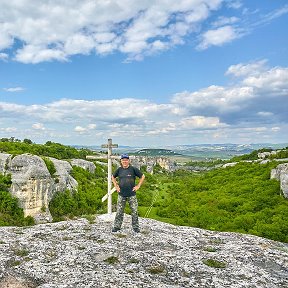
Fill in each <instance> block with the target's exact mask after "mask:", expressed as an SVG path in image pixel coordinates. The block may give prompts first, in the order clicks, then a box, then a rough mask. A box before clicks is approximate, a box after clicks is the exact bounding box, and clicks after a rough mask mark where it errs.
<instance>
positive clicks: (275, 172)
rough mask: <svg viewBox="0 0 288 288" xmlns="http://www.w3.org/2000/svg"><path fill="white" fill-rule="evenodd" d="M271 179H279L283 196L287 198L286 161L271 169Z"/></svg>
mask: <svg viewBox="0 0 288 288" xmlns="http://www.w3.org/2000/svg"><path fill="white" fill-rule="evenodd" d="M271 179H277V180H278V181H280V188H281V190H282V192H283V195H284V197H285V198H288V163H284V164H279V165H278V166H277V167H276V168H275V169H272V170H271Z"/></svg>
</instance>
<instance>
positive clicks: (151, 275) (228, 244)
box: [0, 215, 288, 288]
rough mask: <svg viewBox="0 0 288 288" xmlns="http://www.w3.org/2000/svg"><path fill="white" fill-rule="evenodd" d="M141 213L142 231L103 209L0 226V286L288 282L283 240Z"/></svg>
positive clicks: (275, 285) (217, 286)
mask: <svg viewBox="0 0 288 288" xmlns="http://www.w3.org/2000/svg"><path fill="white" fill-rule="evenodd" d="M101 216H103V215H101ZM108 218H109V217H108ZM139 221H140V227H141V233H134V232H132V229H131V218H130V216H128V215H125V217H124V223H123V227H122V230H121V231H120V232H118V233H111V227H112V223H111V222H109V221H108V220H107V219H106V218H105V217H97V218H96V221H94V223H92V224H91V222H88V221H87V220H86V219H78V220H74V221H65V222H59V223H49V224H41V225H37V226H33V227H0V234H1V241H0V287H6V286H3V285H2V284H3V283H6V285H7V283H8V284H9V281H10V283H12V284H14V285H19V286H7V287H38V288H52V287H53V288H54V287H55V288H56V287H57V288H59V287H60V288H61V287H62V288H64V287H65V288H74V287H75V288H76V287H77V288H84V287H85V288H86V287H111V288H113V287H115V288H118V287H145V288H152V287H153V288H154V287H161V288H166V287H167V288H168V287H169V288H172V287H173V288H174V287H175V288H176V287H177V288H180V287H187V288H188V287H189V288H190V287H199V288H206V287H207V288H222V287H232V288H249V287H250V288H252V287H253V288H254V287H255V288H256V287H257V288H286V287H288V245H287V244H285V243H281V242H275V241H271V240H267V239H264V238H261V237H256V236H251V235H245V234H239V233H228V232H222V233H221V232H216V231H208V230H202V229H198V228H193V227H184V226H174V225H171V224H167V223H162V222H158V221H155V220H152V219H147V218H140V219H139ZM20 285H22V286H20ZM24 285H26V286H24Z"/></svg>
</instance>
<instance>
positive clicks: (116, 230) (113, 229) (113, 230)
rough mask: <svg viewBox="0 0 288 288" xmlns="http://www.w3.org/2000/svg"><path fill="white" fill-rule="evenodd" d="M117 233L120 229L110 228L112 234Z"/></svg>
mask: <svg viewBox="0 0 288 288" xmlns="http://www.w3.org/2000/svg"><path fill="white" fill-rule="evenodd" d="M118 231H120V229H119V228H115V227H114V228H112V232H118Z"/></svg>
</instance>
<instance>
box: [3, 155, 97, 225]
mask: <svg viewBox="0 0 288 288" xmlns="http://www.w3.org/2000/svg"><path fill="white" fill-rule="evenodd" d="M49 159H50V160H51V161H52V162H53V164H54V167H55V169H56V172H55V173H54V174H53V175H50V172H49V171H48V169H47V166H46V164H45V162H44V160H43V159H42V158H41V157H39V156H36V155H31V154H21V155H17V156H15V157H13V156H12V155H10V154H7V153H0V173H3V174H11V180H12V185H11V187H10V192H11V194H12V195H13V196H15V197H17V198H18V200H19V206H20V207H21V208H23V211H24V215H25V216H28V215H29V216H32V217H34V219H35V220H36V223H43V222H47V221H48V222H51V221H52V217H51V214H50V212H49V209H48V207H49V202H50V201H51V199H52V197H53V196H54V194H55V193H56V192H64V191H65V190H67V189H68V190H70V191H73V190H77V186H78V183H77V181H76V180H75V179H74V178H73V177H72V176H71V175H70V173H71V170H72V166H71V164H70V163H69V162H68V161H63V160H58V159H55V158H52V157H51V158H50V157H49ZM72 163H73V165H77V166H80V167H83V168H85V169H87V170H88V171H90V172H92V171H93V172H92V173H94V171H95V165H94V164H93V163H91V162H89V161H85V160H81V159H73V160H72Z"/></svg>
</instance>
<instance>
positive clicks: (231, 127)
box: [0, 60, 288, 145]
mask: <svg viewBox="0 0 288 288" xmlns="http://www.w3.org/2000/svg"><path fill="white" fill-rule="evenodd" d="M226 75H227V76H233V79H234V82H233V83H232V84H231V83H230V84H229V85H227V86H224V85H223V86H218V85H211V86H208V87H205V88H203V89H200V90H198V91H183V92H179V93H176V94H175V95H173V96H172V97H171V100H170V101H169V102H168V103H155V102H153V101H148V100H143V99H135V98H122V99H111V100H97V101H88V100H74V99H61V100H58V101H55V102H51V103H46V104H42V105H39V104H34V105H20V104H13V103H7V102H0V115H1V127H2V128H1V130H0V132H1V133H2V134H5V133H8V132H9V131H10V132H11V133H12V132H13V130H11V129H12V128H11V127H13V126H14V123H15V121H18V122H19V125H23V127H24V126H25V127H31V129H30V130H29V129H28V128H26V130H25V129H18V130H19V131H20V130H21V131H23V136H24V137H23V138H25V137H27V136H26V135H30V134H29V133H32V134H31V135H36V134H37V137H38V135H40V134H41V133H42V135H45V137H46V138H47V137H50V136H51V137H52V136H53V137H57V138H60V139H64V138H65V139H72V136H73V135H76V136H75V137H76V138H75V139H74V143H75V141H78V140H79V139H81V137H80V136H83V137H85V139H88V138H89V137H90V138H91V139H94V138H95V137H96V136H97V137H104V136H105V135H109V137H112V136H113V137H116V138H117V139H123V141H124V140H125V141H129V140H127V135H129V136H131V137H132V138H133V139H142V140H141V141H144V142H145V137H149V139H150V137H152V138H154V139H155V141H157V142H158V143H161V142H162V141H164V140H165V139H166V137H167V139H168V140H169V139H171V137H176V138H177V139H180V138H181V137H182V138H181V139H184V140H185V139H188V140H187V141H189V139H192V140H193V141H197V139H207V141H209V139H210V141H212V140H211V139H222V140H223V141H225V140H226V141H231V140H230V139H232V140H233V139H234V140H235V142H237V141H239V142H245V141H246V142H247V141H248V142H249V141H250V142H251V141H252V142H253V141H254V140H255V135H256V134H257V135H259V137H260V136H261V137H268V138H267V139H273V137H274V135H276V134H277V135H278V137H280V138H281V137H282V138H283V137H284V135H287V133H288V125H287V123H288V118H287V117H288V116H287V105H288V103H287V101H288V97H287V96H288V68H287V67H269V65H268V62H267V61H266V60H260V61H255V62H250V63H239V64H235V65H232V66H230V67H228V69H227V72H226ZM43 123H45V125H44V124H43ZM5 127H6V128H5ZM9 127H10V128H9ZM19 127H20V126H19ZM46 127H47V128H46ZM5 129H7V130H5ZM19 131H17V133H20V132H19ZM31 131H32V132H31ZM127 133H128V134H127ZM253 133H254V134H253ZM103 135H104V136H103ZM281 135H282V136H281ZM17 137H19V136H17ZM43 137H44V136H43ZM106 137H107V136H106ZM269 137H270V138H269ZM245 139H246V140H245ZM249 139H250V140H249ZM168 140H167V141H168ZM192 140H191V141H192ZM94 141H95V139H94ZM103 141H104V140H103ZM139 141H140V140H139ZM185 141H186V140H185ZM71 143H72V142H71ZM127 145H128V143H127Z"/></svg>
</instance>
